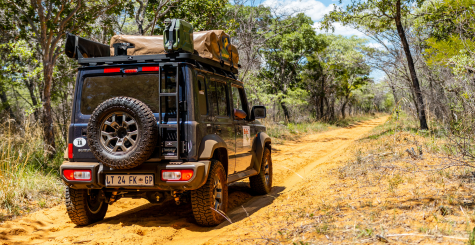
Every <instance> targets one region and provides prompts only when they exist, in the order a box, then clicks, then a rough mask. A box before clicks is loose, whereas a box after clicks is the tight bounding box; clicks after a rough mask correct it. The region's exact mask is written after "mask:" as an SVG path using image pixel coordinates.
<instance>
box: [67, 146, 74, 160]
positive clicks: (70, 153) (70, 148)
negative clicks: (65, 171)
mask: <svg viewBox="0 0 475 245" xmlns="http://www.w3.org/2000/svg"><path fill="white" fill-rule="evenodd" d="M68 158H69V159H73V144H71V143H69V144H68Z"/></svg>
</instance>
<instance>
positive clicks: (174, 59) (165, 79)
mask: <svg viewBox="0 0 475 245" xmlns="http://www.w3.org/2000/svg"><path fill="white" fill-rule="evenodd" d="M75 55H76V54H75ZM78 62H79V64H81V65H82V67H81V68H79V70H78V74H77V80H76V87H75V95H74V100H73V106H72V108H73V109H72V116H71V125H70V126H69V134H68V137H69V138H68V149H67V151H68V152H67V153H66V154H65V156H66V157H67V161H65V162H64V163H63V164H62V166H61V175H62V179H63V181H64V183H65V184H66V185H67V188H66V206H67V212H68V214H69V217H70V218H71V220H72V221H73V222H74V223H75V224H77V225H88V224H91V223H93V222H96V221H99V220H102V219H103V218H104V216H105V214H106V212H107V208H108V205H109V204H112V203H113V202H115V201H117V200H118V199H120V198H122V197H132V198H140V197H142V198H146V199H148V200H149V201H150V202H152V203H158V202H162V201H163V200H165V199H167V196H168V197H173V198H175V201H176V203H177V204H180V202H183V201H184V199H188V200H191V204H192V208H193V214H194V217H195V219H196V221H197V223H198V224H200V225H204V226H214V225H217V224H219V223H221V222H222V221H223V220H224V215H223V214H224V213H226V211H227V201H228V200H227V197H228V185H229V183H232V182H235V181H238V180H242V179H244V178H249V179H250V186H251V189H252V191H253V192H254V193H255V194H267V193H269V192H270V190H271V186H272V160H271V139H270V137H269V136H268V135H267V134H266V133H265V132H266V128H265V127H264V126H263V125H262V124H261V123H260V122H259V121H257V120H256V119H260V118H265V116H266V109H265V107H263V106H253V107H252V109H250V108H249V104H248V101H247V98H246V93H245V90H244V85H243V83H242V82H240V81H239V80H237V79H236V74H237V69H236V68H235V67H232V66H226V65H223V64H222V63H219V62H216V61H213V60H209V59H204V58H202V57H200V56H198V55H194V54H190V53H184V52H175V53H171V54H159V55H142V56H127V55H122V56H114V57H99V58H85V57H83V56H82V55H81V53H80V52H79V57H78Z"/></svg>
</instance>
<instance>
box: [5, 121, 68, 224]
mask: <svg viewBox="0 0 475 245" xmlns="http://www.w3.org/2000/svg"><path fill="white" fill-rule="evenodd" d="M0 138H1V139H2V140H1V142H0V222H1V221H4V220H8V219H11V218H13V217H15V216H18V215H23V214H26V213H29V212H31V211H34V210H36V209H38V208H46V207H51V206H54V205H56V204H58V203H59V202H61V201H62V197H63V195H64V191H63V184H62V182H61V180H60V179H59V173H58V168H59V165H60V163H61V162H62V156H61V155H58V156H57V157H56V158H54V159H49V158H48V156H47V155H46V154H45V152H44V143H43V139H42V132H41V128H40V127H38V125H36V124H31V123H28V122H26V123H24V124H23V127H21V128H20V127H17V125H16V124H15V123H14V122H12V121H11V120H10V121H7V122H5V123H3V124H1V125H0Z"/></svg>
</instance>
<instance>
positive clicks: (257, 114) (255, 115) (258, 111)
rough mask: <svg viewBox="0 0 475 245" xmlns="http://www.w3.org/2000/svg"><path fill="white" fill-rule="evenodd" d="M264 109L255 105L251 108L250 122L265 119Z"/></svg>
mask: <svg viewBox="0 0 475 245" xmlns="http://www.w3.org/2000/svg"><path fill="white" fill-rule="evenodd" d="M266 114H267V112H266V107H265V106H262V105H255V106H253V107H252V111H251V120H256V119H261V118H266Z"/></svg>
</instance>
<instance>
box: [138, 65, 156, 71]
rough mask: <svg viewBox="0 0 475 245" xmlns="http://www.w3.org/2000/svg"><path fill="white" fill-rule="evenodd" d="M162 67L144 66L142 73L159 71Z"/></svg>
mask: <svg viewBox="0 0 475 245" xmlns="http://www.w3.org/2000/svg"><path fill="white" fill-rule="evenodd" d="M158 70H160V67H158V66H144V67H142V71H158Z"/></svg>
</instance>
